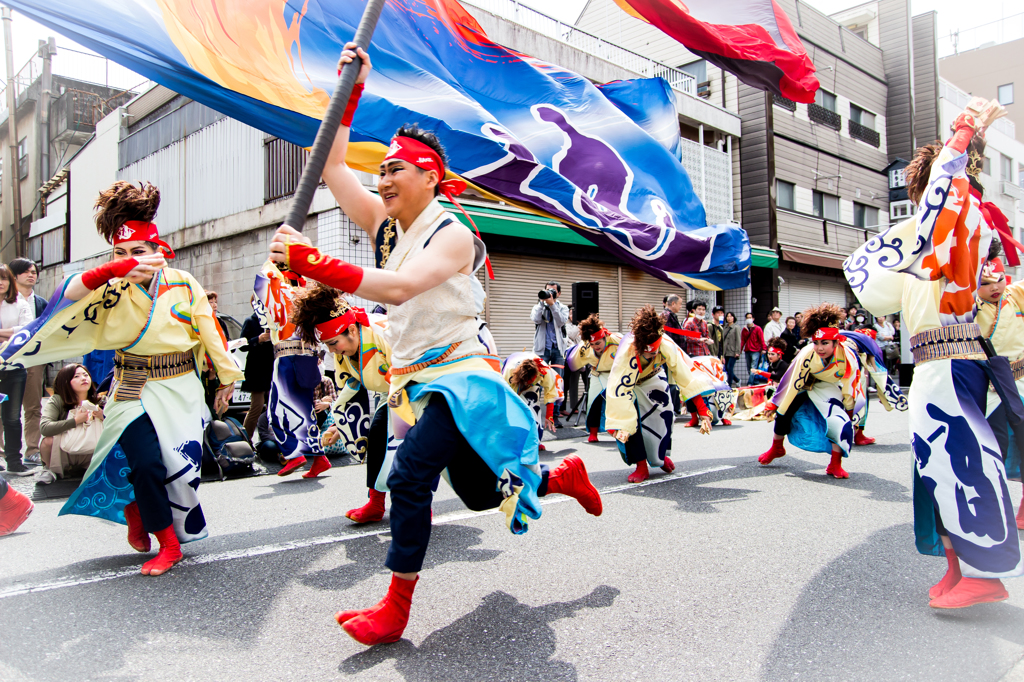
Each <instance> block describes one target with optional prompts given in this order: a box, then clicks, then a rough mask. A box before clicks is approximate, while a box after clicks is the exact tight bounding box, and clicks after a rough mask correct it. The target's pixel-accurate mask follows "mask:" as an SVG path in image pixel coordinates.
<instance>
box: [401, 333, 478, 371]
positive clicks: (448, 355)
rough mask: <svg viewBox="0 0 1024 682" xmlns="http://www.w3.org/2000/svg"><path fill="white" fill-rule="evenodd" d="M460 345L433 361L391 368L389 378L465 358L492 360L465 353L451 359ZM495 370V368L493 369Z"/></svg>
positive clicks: (454, 346)
mask: <svg viewBox="0 0 1024 682" xmlns="http://www.w3.org/2000/svg"><path fill="white" fill-rule="evenodd" d="M461 345H462V341H456V342H455V343H453V344H452V345H450V346H448V347H447V348H445V349H444V352H443V353H441V354H440V355H438V356H437V357H436V358H434V359H433V360H426V361H424V362H417V363H416V364H415V365H409V366H407V367H392V368H391V376H402V375H403V374H412V373H413V372H418V371H420V370H421V369H426V368H427V367H430V366H432V365H440V364H441V363H443V362H448V361H449V360H451V361H452V362H454V361H456V360H465V359H466V358H493V357H494V356H493V355H488V354H487V353H467V354H466V355H460V356H458V357H456V358H453V357H452V354H453V353H454V352H455V350H456V349H457V348H458V347H459V346H461ZM495 369H497V368H495Z"/></svg>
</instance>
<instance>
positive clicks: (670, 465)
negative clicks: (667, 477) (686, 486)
mask: <svg viewBox="0 0 1024 682" xmlns="http://www.w3.org/2000/svg"><path fill="white" fill-rule="evenodd" d="M661 470H662V471H664V472H665V473H666V474H671V473H672V472H673V471H675V470H676V464H675V462H673V461H672V458H671V457H669V456H668V455H665V463H664V464H663V465H662V466H661Z"/></svg>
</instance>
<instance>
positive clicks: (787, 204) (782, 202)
mask: <svg viewBox="0 0 1024 682" xmlns="http://www.w3.org/2000/svg"><path fill="white" fill-rule="evenodd" d="M795 194H796V186H795V185H794V184H793V183H792V182H786V181H785V180H776V181H775V205H776V206H777V207H779V208H786V209H789V210H790V211H793V210H795V209H796V199H795Z"/></svg>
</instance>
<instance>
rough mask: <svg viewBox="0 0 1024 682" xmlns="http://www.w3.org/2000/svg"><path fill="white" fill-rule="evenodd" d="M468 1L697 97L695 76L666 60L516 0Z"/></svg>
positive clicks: (532, 29) (582, 50)
mask: <svg viewBox="0 0 1024 682" xmlns="http://www.w3.org/2000/svg"><path fill="white" fill-rule="evenodd" d="M468 4H470V5H474V6H476V7H479V8H480V9H482V10H485V11H487V12H491V13H492V14H496V15H498V16H499V17H501V18H503V19H507V20H509V21H511V22H513V23H516V24H519V25H520V26H525V27H526V28H528V29H530V30H531V31H536V32H537V33H540V34H543V35H546V36H548V37H549V38H554V39H555V40H559V41H561V42H563V43H567V44H568V45H571V46H572V47H574V48H576V49H577V50H580V51H581V52H586V53H587V54H592V55H594V56H595V57H600V58H601V59H604V60H606V61H609V62H611V63H612V64H616V65H618V66H621V67H622V68H624V69H626V70H628V71H632V72H633V73H638V74H640V75H641V76H645V77H647V78H654V77H656V76H660V77H662V78H664V79H665V80H667V81H668V83H669V85H671V86H672V88H673V89H675V90H678V91H679V92H682V93H685V94H687V95H690V96H691V97H697V79H696V78H695V77H694V76H692V75H691V74H689V73H687V72H685V71H682V70H680V69H677V68H674V67H671V66H669V65H668V64H662V63H661V62H656V61H654V60H653V59H650V58H648V57H645V56H643V55H642V54H638V53H636V52H633V51H632V50H627V49H626V48H624V47H619V46H618V45H616V44H614V43H610V42H608V41H607V40H605V39H604V38H600V37H598V36H596V35H594V34H592V33H587V32H586V31H583V30H581V29H579V28H576V27H575V26H573V25H572V24H567V23H565V22H564V21H561V20H559V19H555V18H554V17H552V16H548V15H547V14H544V13H543V12H540V11H538V10H535V9H533V8H532V7H527V6H526V5H523V4H521V3H520V2H518V0H468Z"/></svg>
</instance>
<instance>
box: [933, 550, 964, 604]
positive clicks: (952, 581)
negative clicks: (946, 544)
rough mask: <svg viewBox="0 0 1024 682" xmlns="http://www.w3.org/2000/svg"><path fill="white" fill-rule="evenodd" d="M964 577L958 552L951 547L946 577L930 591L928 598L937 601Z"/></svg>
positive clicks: (948, 553) (948, 554) (947, 556)
mask: <svg viewBox="0 0 1024 682" xmlns="http://www.w3.org/2000/svg"><path fill="white" fill-rule="evenodd" d="M962 577H963V576H962V575H960V560H959V559H957V558H956V552H954V551H953V548H952V547H950V548H948V549H947V550H946V575H944V576H942V580H940V581H939V582H937V583H935V584H934V585H932V588H931V589H930V590H928V598H929V599H936V598H938V597H941V596H942V595H944V594H946V593H947V592H949V591H950V590H952V589H953V588H954V587H956V585H957V583H959V582H960V579H961V578H962Z"/></svg>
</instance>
